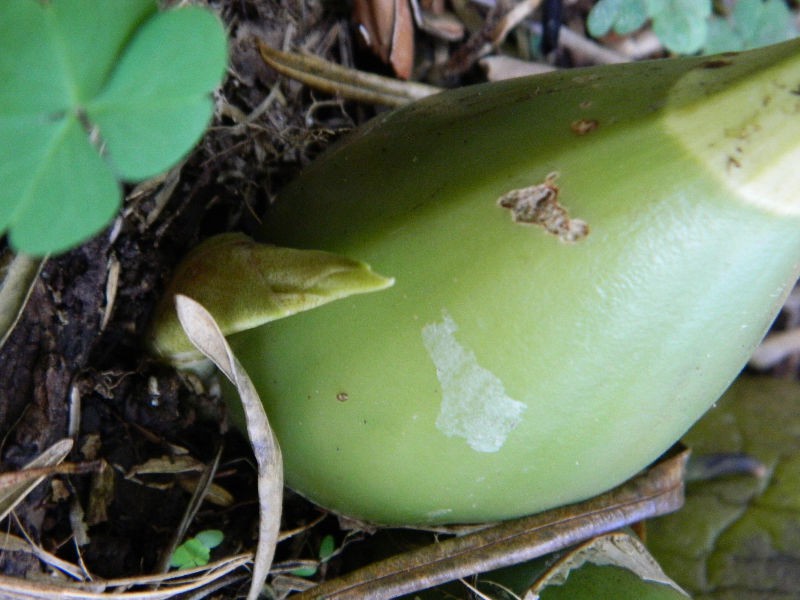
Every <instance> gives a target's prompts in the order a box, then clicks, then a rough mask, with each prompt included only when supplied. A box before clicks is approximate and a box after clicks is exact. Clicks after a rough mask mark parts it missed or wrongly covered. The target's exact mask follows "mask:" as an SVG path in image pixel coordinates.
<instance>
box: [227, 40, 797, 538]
mask: <svg viewBox="0 0 800 600" xmlns="http://www.w3.org/2000/svg"><path fill="white" fill-rule="evenodd" d="M795 48H796V47H795ZM783 52H784V54H786V53H787V51H786V50H785V49H784V50H783ZM762 59H763V61H765V63H770V64H771V63H772V62H774V61H775V55H774V54H773V55H769V54H764V55H762ZM743 64H744V63H743ZM698 65H701V66H700V67H698ZM745 66H747V67H748V68H751V66H749V65H747V64H745ZM692 68H704V67H702V63H700V62H697V61H695V62H694V63H692V62H691V61H683V63H682V65H681V64H679V63H678V61H675V62H670V63H653V64H649V65H639V66H632V65H628V66H626V67H625V68H622V69H602V70H596V71H583V72H573V73H570V74H559V75H557V76H553V77H550V78H538V79H532V80H527V81H525V80H521V81H516V82H511V83H507V84H499V85H496V86H492V87H481V88H474V89H472V90H461V91H458V92H454V93H452V94H446V95H442V96H438V97H435V98H432V99H430V100H426V101H423V102H421V103H418V104H417V105H415V106H412V107H409V108H408V109H406V110H401V111H398V112H396V113H393V114H391V115H389V116H388V117H385V118H383V119H382V120H379V121H376V122H375V123H374V124H373V126H371V127H370V128H368V131H367V132H365V133H363V134H358V135H356V136H355V137H353V138H351V140H350V141H349V143H346V144H344V145H340V146H338V148H337V149H335V150H334V151H333V152H332V153H329V154H328V155H327V156H326V157H325V158H323V159H322V160H321V161H318V162H317V163H316V164H315V165H314V166H313V167H312V168H311V169H309V170H308V172H307V173H306V174H305V175H304V176H303V177H301V178H300V180H299V181H298V182H297V183H296V184H295V185H294V186H292V187H290V188H289V189H288V190H287V192H286V193H285V194H284V196H283V197H282V204H280V207H281V208H280V210H279V212H278V213H276V214H274V215H272V216H271V217H270V220H269V231H268V232H267V234H266V235H267V237H268V238H269V239H270V240H271V241H274V242H276V243H279V244H281V245H287V246H294V247H306V248H310V247H313V248H319V249H322V250H327V251H331V252H336V253H339V254H343V255H346V256H351V257H354V258H357V259H359V260H363V261H365V262H367V263H369V264H370V265H371V266H372V267H373V268H374V269H375V270H376V271H378V272H380V273H383V274H385V275H387V276H391V277H394V278H395V279H396V283H395V285H394V287H392V288H390V289H388V290H386V291H382V292H378V293H374V294H370V295H366V296H357V297H352V298H348V299H345V300H340V301H337V302H336V303H333V304H330V305H327V306H325V307H322V308H319V309H316V310H313V311H310V312H307V313H303V314H300V315H297V316H294V317H292V318H291V319H286V320H283V321H280V322H275V323H272V324H269V325H268V326H265V327H261V328H258V329H255V330H252V331H250V332H245V333H241V334H237V335H236V336H234V337H233V338H232V344H233V348H234V351H235V352H236V354H237V356H238V357H239V358H240V360H241V361H242V362H243V364H244V365H245V367H246V368H247V370H248V372H249V373H250V375H251V377H252V378H253V379H254V381H255V383H256V386H257V387H258V389H259V391H260V392H261V394H262V397H263V400H264V403H265V405H266V407H267V410H268V415H269V418H270V420H271V422H272V424H273V427H274V428H275V431H276V434H277V435H278V438H279V440H280V443H281V446H282V448H283V453H284V458H285V461H286V462H285V473H286V478H287V483H288V484H289V485H290V486H291V487H293V488H295V489H296V490H298V491H299V492H301V493H302V494H304V495H306V496H308V497H310V498H311V499H313V500H315V501H317V502H319V503H320V504H322V505H323V506H326V507H328V508H331V509H333V510H336V511H339V512H342V513H346V514H348V515H351V516H356V517H361V518H363V519H367V520H371V521H376V522H381V523H391V524H409V523H443V522H466V521H486V520H494V519H502V518H508V517H514V516H518V515H522V514H527V513H532V512H536V511H539V510H542V509H546V508H549V507H552V506H557V505H561V504H565V503H569V502H573V501H577V500H580V499H583V498H586V497H588V496H592V495H594V494H597V493H599V492H602V491H604V490H606V489H608V488H610V487H612V486H614V485H616V484H618V483H620V482H622V481H623V480H625V479H626V478H628V477H630V476H631V475H633V474H634V473H635V472H636V471H637V470H639V469H641V468H642V467H644V466H646V465H647V464H648V463H649V462H650V461H652V460H653V459H655V458H656V457H657V456H658V455H659V454H660V453H661V452H663V451H664V450H666V449H667V448H668V447H669V446H670V445H671V444H672V443H673V442H674V441H675V440H676V439H678V437H679V436H680V435H681V434H682V433H683V432H684V431H685V430H686V429H687V428H688V427H689V426H690V425H691V424H692V423H693V422H694V421H695V420H696V419H697V418H698V417H699V416H700V415H701V414H702V413H703V412H704V411H705V410H706V409H707V408H708V407H709V406H710V405H711V404H712V403H713V402H714V401H715V400H716V399H717V398H718V397H719V395H720V394H721V393H722V391H723V390H724V389H725V387H726V386H727V385H728V384H729V383H730V381H731V380H732V379H733V378H734V376H735V375H736V374H737V372H738V371H739V369H740V368H741V367H742V365H743V364H744V362H745V361H746V360H747V358H748V356H749V354H750V352H751V351H752V349H753V347H754V346H755V344H756V343H757V342H758V341H759V340H760V338H761V336H762V335H763V333H764V332H765V330H766V328H767V327H768V326H769V324H770V322H771V321H772V319H773V318H774V315H775V313H776V311H777V310H778V308H779V307H780V305H781V301H782V299H783V297H784V295H785V293H786V292H787V291H788V289H789V288H790V287H791V285H792V284H793V283H794V280H795V278H796V274H797V261H798V258H800V227H799V226H798V225H800V223H798V221H797V220H793V219H787V218H780V217H777V216H774V215H771V214H768V213H766V212H759V211H757V210H756V209H753V208H749V207H746V206H744V205H742V204H741V203H739V202H738V201H737V199H736V198H735V197H732V195H731V192H730V191H729V190H728V189H726V187H725V186H723V185H720V183H719V180H718V179H717V178H714V177H712V176H710V175H709V174H708V171H707V170H706V168H705V166H704V165H703V164H702V163H701V162H700V161H698V160H697V158H696V157H695V156H694V155H691V154H689V153H687V152H686V151H685V149H684V148H683V146H681V144H680V143H679V141H677V140H676V139H675V138H674V137H671V136H670V135H668V134H667V133H666V132H665V131H664V129H663V128H662V127H661V124H660V123H661V121H660V118H661V114H662V113H661V112H660V111H661V107H663V106H664V105H665V104H666V98H667V97H668V95H669V88H670V86H671V85H672V84H674V82H675V81H676V80H677V78H678V76H679V74H680V73H683V72H684V71H686V70H687V69H689V70H691V69H692ZM734 68H735V69H740V70H739V71H735V72H734V71H733V70H732V71H731V72H734V74H736V73H739V74H741V72H743V70H746V69H744V67H741V66H740V65H734V66H733V67H732V69H734ZM752 68H754V67H752ZM706 70H707V71H708V73H712V74H717V75H715V76H716V77H721V75H718V74H719V73H722V72H723V71H724V69H711V68H707V67H706ZM726 76H727V75H726ZM798 79H800V77H798ZM701 95H702V94H701ZM684 101H686V102H688V101H694V100H693V99H691V98H689V99H688V100H687V99H685V98H684V99H681V98H678V99H675V98H673V99H672V100H671V101H670V102H671V103H673V104H674V103H676V102H677V103H680V102H684ZM671 105H672V104H671ZM579 118H583V119H587V120H596V121H597V123H598V124H599V126H598V127H597V128H596V129H595V130H593V131H591V132H589V133H587V134H585V135H578V134H576V133H575V131H574V129H575V126H574V122H575V120H576V119H579ZM792 126H794V127H798V125H797V119H795V120H794V121H793V123H792ZM551 172H558V174H559V176H558V179H557V183H558V185H559V187H560V196H559V200H560V202H561V203H562V205H563V206H565V207H566V208H567V209H568V210H569V213H570V215H571V216H572V217H573V218H579V219H582V220H584V221H586V222H587V223H588V224H589V226H590V233H589V235H588V236H587V237H586V238H585V239H582V240H579V241H578V242H575V243H573V244H567V243H564V242H562V241H560V240H559V239H558V238H557V237H555V236H553V235H551V234H548V233H546V232H545V231H544V230H543V229H542V228H540V227H538V226H528V225H521V224H518V223H514V222H513V221H512V219H511V218H510V215H509V212H508V211H507V210H505V209H503V208H501V207H499V206H498V205H497V198H498V197H499V196H501V195H502V194H504V193H506V192H508V191H509V190H512V189H516V188H522V187H526V186H530V185H533V184H537V183H541V182H542V181H543V180H544V179H545V177H546V176H547V175H548V174H549V173H551Z"/></svg>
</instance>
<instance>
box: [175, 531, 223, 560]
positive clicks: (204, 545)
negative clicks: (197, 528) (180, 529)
mask: <svg viewBox="0 0 800 600" xmlns="http://www.w3.org/2000/svg"><path fill="white" fill-rule="evenodd" d="M224 537H225V536H224V534H223V533H222V532H221V531H220V530H219V529H206V530H205V531H201V532H200V533H198V534H197V535H196V536H194V537H193V538H189V539H188V540H186V541H185V542H183V543H182V544H181V545H180V546H178V547H177V548H176V549H175V552H174V553H173V555H172V558H171V559H170V562H169V566H170V567H174V568H176V569H191V568H192V567H202V566H204V565H207V564H208V560H209V558H210V557H211V549H212V548H216V547H217V546H219V545H220V544H221V543H222V539H223V538H224Z"/></svg>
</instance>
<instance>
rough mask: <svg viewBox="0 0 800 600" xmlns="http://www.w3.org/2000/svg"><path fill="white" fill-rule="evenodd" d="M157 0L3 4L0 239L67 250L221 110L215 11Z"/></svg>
mask: <svg viewBox="0 0 800 600" xmlns="http://www.w3.org/2000/svg"><path fill="white" fill-rule="evenodd" d="M156 9H157V6H156V2H155V1H154V0H127V1H126V2H99V3H98V2H95V1H94V0H51V1H50V2H37V1H35V0H4V1H3V3H2V6H0V80H2V81H3V85H2V86H0V181H2V182H3V185H2V186H1V187H0V234H2V233H3V232H6V231H7V232H8V233H9V239H10V242H11V245H12V246H13V247H14V248H15V249H17V250H18V251H21V252H24V253H27V254H34V255H42V254H47V253H51V252H60V251H63V250H66V249H68V248H70V247H72V246H74V245H76V244H78V243H80V242H81V241H83V240H85V239H86V238H88V237H89V236H91V235H93V234H95V233H96V232H97V231H99V230H100V229H101V228H102V227H103V226H105V225H106V224H107V223H108V221H109V220H110V219H111V218H112V216H113V215H114V214H115V212H116V211H117V209H118V207H119V204H120V198H121V188H120V182H121V181H126V182H136V181H141V180H143V179H147V178H149V177H152V176H154V175H157V174H159V173H161V172H163V171H165V170H167V169H168V168H170V167H171V166H173V165H174V164H176V163H177V162H178V161H179V160H180V159H181V158H182V157H184V156H185V155H186V154H187V153H188V152H189V150H190V149H191V148H192V146H194V144H195V143H197V141H198V140H199V138H200V136H201V135H202V134H203V131H204V130H205V128H206V126H207V124H208V122H209V120H210V118H211V114H212V111H213V102H212V99H211V92H212V91H213V90H214V89H215V88H216V87H217V86H218V85H219V83H220V80H221V78H222V76H223V74H224V72H225V65H226V61H227V48H226V36H225V31H224V28H223V26H222V24H221V22H220V21H219V19H218V18H217V17H216V16H215V15H214V14H212V13H211V12H209V11H208V10H205V9H202V8H199V7H193V6H189V7H185V8H180V9H175V10H168V11H164V12H158V11H157V10H156Z"/></svg>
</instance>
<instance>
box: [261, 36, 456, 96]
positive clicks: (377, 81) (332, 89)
mask: <svg viewBox="0 0 800 600" xmlns="http://www.w3.org/2000/svg"><path fill="white" fill-rule="evenodd" d="M258 49H259V52H260V53H261V58H262V59H264V62H265V63H267V64H268V65H269V66H270V67H272V68H273V69H275V70H276V71H278V72H279V73H281V74H282V75H286V76H287V77H291V78H292V79H296V80H297V81H300V82H301V83H304V84H305V85H307V86H309V87H312V88H314V89H317V90H320V91H322V92H326V93H329V94H334V95H338V96H341V97H343V98H346V99H348V100H356V101H358V102H365V103H368V104H380V105H383V106H392V107H396V106H402V105H404V104H408V103H409V102H411V101H413V100H419V99H421V98H424V97H426V96H430V95H432V94H437V93H438V92H440V91H441V90H440V89H439V88H437V87H434V86H430V85H425V84H422V83H416V82H411V81H398V80H397V79H391V78H389V77H382V76H380V75H374V74H371V73H364V72H362V71H358V70H356V69H349V68H347V67H343V66H342V65H338V64H336V63H331V62H328V61H326V60H323V59H321V58H319V57H317V56H313V55H310V54H296V53H292V52H282V51H281V50H276V49H275V48H272V47H270V46H268V45H267V44H265V43H264V42H262V41H260V40H259V42H258Z"/></svg>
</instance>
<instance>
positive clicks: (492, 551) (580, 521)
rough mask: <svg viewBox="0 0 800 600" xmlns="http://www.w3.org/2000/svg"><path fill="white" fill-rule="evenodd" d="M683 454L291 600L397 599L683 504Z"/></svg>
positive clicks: (400, 556) (353, 574) (684, 453)
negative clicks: (585, 496)
mask: <svg viewBox="0 0 800 600" xmlns="http://www.w3.org/2000/svg"><path fill="white" fill-rule="evenodd" d="M687 458H688V452H685V451H684V452H681V453H678V454H676V455H674V456H671V457H669V458H666V459H664V460H662V461H660V462H658V463H657V464H655V465H654V466H652V467H651V468H650V469H648V470H647V471H645V472H644V473H643V474H641V475H639V476H638V477H636V478H634V479H632V480H630V481H628V482H626V483H624V484H623V485H621V486H619V487H617V488H615V489H613V490H611V491H609V492H606V493H605V494H601V495H600V496H597V497H595V498H592V499H590V500H586V501H584V502H580V503H578V504H573V505H571V506H567V507H563V508H557V509H554V510H549V511H547V512H544V513H540V514H537V515H532V516H529V517H523V518H521V519H515V520H513V521H507V522H504V523H500V524H498V525H495V526H492V527H489V528H487V529H483V530H481V531H479V532H477V533H473V534H469V535H466V536H463V537H457V538H452V539H449V540H446V541H444V542H441V543H437V544H433V545H431V546H427V547H424V548H421V549H420V550H415V551H412V552H408V553H405V554H401V555H399V556H395V557H392V558H389V559H387V560H384V561H380V562H377V563H374V564H372V565H369V566H367V567H365V568H363V569H360V570H358V571H354V572H352V573H349V574H347V575H345V576H344V577H340V578H338V579H333V580H331V581H328V582H325V583H323V584H321V585H319V586H317V587H315V588H312V589H310V590H308V591H307V592H304V593H303V594H300V595H298V596H296V598H297V600H311V599H316V598H325V599H326V600H356V599H359V598H370V599H371V600H379V599H384V598H385V599H389V598H395V597H397V596H400V595H403V594H410V593H413V592H417V591H419V590H423V589H427V588H430V587H433V586H436V585H440V584H442V583H446V582H448V581H453V580H455V579H459V578H463V577H468V576H470V575H474V574H475V573H482V572H485V571H490V570H493V569H499V568H501V567H507V566H511V565H515V564H519V563H522V562H525V561H528V560H531V559H534V558H538V557H540V556H544V555H545V554H550V553H551V552H555V551H556V550H560V549H563V548H566V547H568V546H571V545H573V544H576V543H578V542H581V541H583V540H586V539H589V538H591V537H593V536H596V535H600V534H603V533H608V532H609V531H613V530H615V529H618V528H620V527H623V526H625V525H629V524H631V523H634V522H637V521H640V520H642V519H647V518H650V517H654V516H656V515H661V514H666V513H668V512H672V511H674V510H677V509H678V508H680V506H681V505H682V504H683V473H684V468H685V463H686V459H687Z"/></svg>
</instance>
